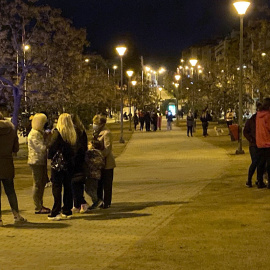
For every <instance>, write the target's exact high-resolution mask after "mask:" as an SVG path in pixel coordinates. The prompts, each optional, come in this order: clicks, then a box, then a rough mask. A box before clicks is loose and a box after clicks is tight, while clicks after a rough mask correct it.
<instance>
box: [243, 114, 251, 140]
mask: <svg viewBox="0 0 270 270" xmlns="http://www.w3.org/2000/svg"><path fill="white" fill-rule="evenodd" d="M243 135H244V136H245V138H246V139H247V140H248V141H249V142H251V143H252V142H253V139H252V136H251V119H249V120H247V122H246V124H245V127H244V130H243Z"/></svg>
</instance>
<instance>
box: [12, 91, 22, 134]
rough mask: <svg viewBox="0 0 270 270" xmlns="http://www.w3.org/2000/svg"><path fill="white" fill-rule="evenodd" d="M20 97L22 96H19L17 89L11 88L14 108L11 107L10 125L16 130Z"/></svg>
mask: <svg viewBox="0 0 270 270" xmlns="http://www.w3.org/2000/svg"><path fill="white" fill-rule="evenodd" d="M21 97H22V96H21V95H20V91H19V89H18V87H15V86H13V98H14V106H13V115H12V123H13V124H14V126H15V128H16V130H17V129H18V122H19V112H20V106H21Z"/></svg>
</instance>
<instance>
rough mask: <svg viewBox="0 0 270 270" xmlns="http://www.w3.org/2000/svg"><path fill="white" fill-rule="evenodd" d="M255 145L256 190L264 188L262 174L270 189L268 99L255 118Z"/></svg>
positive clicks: (269, 120)
mask: <svg viewBox="0 0 270 270" xmlns="http://www.w3.org/2000/svg"><path fill="white" fill-rule="evenodd" d="M256 144H257V147H258V148H259V156H260V162H259V164H258V167H257V180H258V185H257V187H258V188H264V187H266V185H265V183H264V182H263V173H264V171H265V165H266V171H267V174H268V186H267V188H270V98H265V99H264V102H263V105H262V107H261V108H260V110H259V111H258V112H257V117H256Z"/></svg>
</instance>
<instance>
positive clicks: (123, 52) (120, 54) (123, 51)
mask: <svg viewBox="0 0 270 270" xmlns="http://www.w3.org/2000/svg"><path fill="white" fill-rule="evenodd" d="M126 50H127V48H126V47H124V46H119V47H116V51H117V53H118V54H119V56H120V60H121V89H120V96H121V107H120V111H121V132H120V139H119V142H120V143H125V140H124V138H123V56H124V54H125V52H126Z"/></svg>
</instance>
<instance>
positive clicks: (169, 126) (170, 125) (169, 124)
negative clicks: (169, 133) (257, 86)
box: [167, 121, 172, 130]
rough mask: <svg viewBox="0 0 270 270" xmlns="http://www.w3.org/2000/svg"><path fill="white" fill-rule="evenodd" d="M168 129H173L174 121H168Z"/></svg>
mask: <svg viewBox="0 0 270 270" xmlns="http://www.w3.org/2000/svg"><path fill="white" fill-rule="evenodd" d="M167 130H172V121H167Z"/></svg>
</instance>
